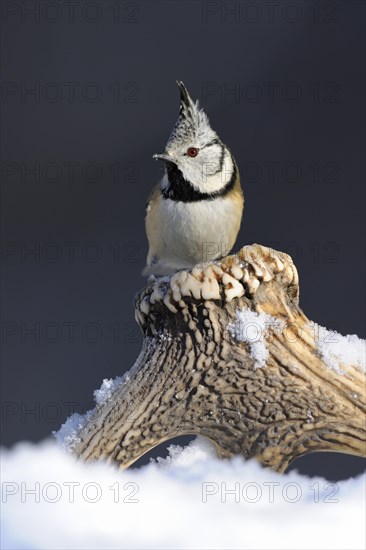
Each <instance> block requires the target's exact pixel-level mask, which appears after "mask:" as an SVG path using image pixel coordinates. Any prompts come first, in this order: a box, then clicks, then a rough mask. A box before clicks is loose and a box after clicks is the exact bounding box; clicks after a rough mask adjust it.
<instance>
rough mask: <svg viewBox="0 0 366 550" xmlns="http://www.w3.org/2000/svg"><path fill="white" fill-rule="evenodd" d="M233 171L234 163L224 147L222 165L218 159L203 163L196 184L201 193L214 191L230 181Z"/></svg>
mask: <svg viewBox="0 0 366 550" xmlns="http://www.w3.org/2000/svg"><path fill="white" fill-rule="evenodd" d="M233 171H234V164H233V161H232V158H231V155H230V153H229V152H228V151H227V150H226V149H225V155H224V159H223V163H222V166H221V167H220V161H218V162H215V163H204V164H203V165H202V172H201V178H200V180H199V183H198V185H197V184H196V185H197V187H199V189H200V191H201V192H203V193H214V192H215V191H219V190H220V189H222V188H223V187H225V185H226V184H227V183H228V182H229V181H230V178H231V176H232V175H233ZM195 183H196V182H195Z"/></svg>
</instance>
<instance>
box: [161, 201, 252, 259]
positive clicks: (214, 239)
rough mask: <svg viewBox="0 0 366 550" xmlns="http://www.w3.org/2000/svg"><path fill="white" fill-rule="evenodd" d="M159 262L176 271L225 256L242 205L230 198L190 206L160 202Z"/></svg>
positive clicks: (237, 226)
mask: <svg viewBox="0 0 366 550" xmlns="http://www.w3.org/2000/svg"><path fill="white" fill-rule="evenodd" d="M159 203H160V204H159V208H160V209H161V212H160V213H161V215H160V220H161V239H162V245H163V246H162V250H161V251H160V254H159V260H162V261H164V262H168V263H170V264H174V265H175V266H176V267H177V268H180V267H191V266H193V265H195V264H196V263H200V262H206V261H209V260H212V259H215V258H218V257H221V256H225V255H227V254H228V252H229V251H230V250H231V248H232V246H233V244H234V241H235V238H236V234H237V232H238V229H239V225H240V218H241V205H240V204H239V203H238V201H236V200H234V199H233V197H232V196H231V195H228V196H227V197H220V198H217V199H214V200H212V201H199V202H191V203H183V202H174V201H171V200H170V199H162V198H161V199H160V201H159Z"/></svg>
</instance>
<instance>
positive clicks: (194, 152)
mask: <svg viewBox="0 0 366 550" xmlns="http://www.w3.org/2000/svg"><path fill="white" fill-rule="evenodd" d="M187 155H188V156H189V157H191V158H194V157H196V156H197V155H198V149H196V147H190V148H189V149H187Z"/></svg>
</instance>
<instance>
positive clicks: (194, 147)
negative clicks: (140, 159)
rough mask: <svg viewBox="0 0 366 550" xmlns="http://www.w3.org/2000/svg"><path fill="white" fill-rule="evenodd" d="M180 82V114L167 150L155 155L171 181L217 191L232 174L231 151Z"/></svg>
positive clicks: (208, 191)
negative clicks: (162, 164)
mask: <svg viewBox="0 0 366 550" xmlns="http://www.w3.org/2000/svg"><path fill="white" fill-rule="evenodd" d="M177 84H178V86H179V90H180V105H179V117H178V120H177V122H176V124H175V126H174V128H173V131H172V133H171V135H170V137H169V140H168V143H167V144H166V148H165V152H164V153H161V154H156V155H154V157H153V158H155V159H160V160H163V161H165V163H166V169H167V175H168V179H169V181H170V183H171V184H173V182H172V181H171V180H172V179H173V178H174V179H175V180H177V179H178V180H179V181H180V182H181V185H184V182H188V183H189V184H191V185H192V187H193V188H194V189H195V190H197V191H199V192H201V193H216V192H218V191H220V189H222V188H223V187H224V186H225V185H226V184H227V183H228V181H229V180H230V178H231V176H232V174H233V170H234V166H233V159H232V156H231V153H230V151H229V150H228V148H227V147H226V146H225V145H224V144H223V143H222V141H221V140H220V138H219V137H218V135H217V134H216V132H215V131H214V130H213V129H212V128H211V126H210V122H209V120H208V117H207V115H206V113H204V111H203V110H202V109H200V107H199V104H198V101H196V102H194V101H193V100H192V98H191V97H190V95H189V93H188V90H187V88H186V87H185V85H184V84H183V82H180V81H178V82H177ZM182 176H183V177H182ZM174 183H175V184H176V181H175V182H174Z"/></svg>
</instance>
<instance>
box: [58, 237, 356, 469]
mask: <svg viewBox="0 0 366 550" xmlns="http://www.w3.org/2000/svg"><path fill="white" fill-rule="evenodd" d="M298 294H299V287H298V277H297V271H296V268H295V266H294V265H293V262H292V260H291V258H290V257H289V256H288V255H286V254H284V253H281V252H275V251H274V250H271V249H269V248H266V247H263V246H259V245H252V246H245V247H244V248H242V249H241V250H240V252H239V253H238V254H237V255H234V256H229V257H227V258H225V259H223V260H221V261H220V262H214V263H210V264H205V265H202V266H201V265H199V266H196V267H195V268H194V269H193V270H192V271H180V272H178V273H176V274H175V275H173V276H171V277H169V278H167V277H166V278H160V279H157V280H155V281H154V282H152V283H151V284H149V286H147V287H146V288H145V289H144V290H142V292H141V293H140V294H139V295H138V296H137V298H136V301H135V307H136V319H137V321H138V323H139V324H140V326H141V328H142V331H143V333H144V342H143V347H142V350H141V353H140V356H139V357H138V359H137V361H136V364H135V365H134V367H133V368H132V369H131V371H130V372H129V373H128V374H127V375H126V376H125V377H124V378H122V379H119V380H116V381H115V382H114V383H113V384H112V383H111V382H109V383H108V382H105V384H104V386H102V389H101V390H100V391H99V392H96V394H97V406H96V408H95V409H94V410H93V411H91V412H89V413H88V414H87V416H86V417H85V418H84V419H82V421H81V422H79V423H78V425H77V427H76V429H75V428H74V431H71V435H70V430H69V431H68V432H67V433H68V436H67V437H66V440H65V442H66V443H67V444H68V445H69V448H70V449H71V450H72V452H73V453H75V454H76V455H78V456H80V457H81V458H82V459H84V460H96V459H107V460H108V461H114V462H117V463H118V464H120V465H121V466H122V467H127V466H129V465H130V464H132V463H133V462H134V461H136V460H137V459H138V458H139V457H140V456H142V455H143V454H145V453H146V452H148V451H149V450H150V449H152V448H153V447H155V446H157V445H159V444H160V443H162V442H164V441H166V440H168V439H171V438H173V437H175V436H178V435H182V434H201V435H203V436H206V437H207V438H209V439H210V440H211V441H212V442H213V443H214V444H215V446H216V448H217V451H218V454H219V456H221V457H230V456H233V455H235V454H242V455H244V456H245V457H248V458H249V457H256V458H257V459H258V460H259V461H260V462H262V463H263V464H265V465H268V466H270V467H271V468H273V469H275V470H277V471H279V472H283V471H284V470H285V469H286V467H287V466H288V464H289V463H290V462H291V461H292V460H293V459H294V458H296V457H299V456H301V455H303V454H305V453H308V452H312V451H339V452H344V453H349V454H353V455H360V456H365V455H366V415H365V411H366V392H365V381H366V379H365V371H364V370H363V369H362V365H361V362H362V353H363V349H364V348H363V346H364V343H363V342H362V341H360V340H358V339H357V337H350V338H348V340H346V339H345V338H344V337H341V336H340V335H337V339H338V342H335V341H334V340H335V338H334V336H335V335H332V334H331V333H328V332H327V331H326V330H325V329H322V328H321V327H318V326H317V325H315V324H314V323H312V322H310V321H309V320H308V319H307V317H306V316H305V315H304V313H303V312H302V311H301V309H300V308H299V305H298ZM332 337H333V343H332V342H330V343H328V341H327V340H329V339H331V338H332ZM338 348H339V349H338ZM347 350H349V354H351V356H352V357H351V360H349V359H348V358H347V357H346V356H345V352H346V351H347ZM66 430H67V426H66Z"/></svg>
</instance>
